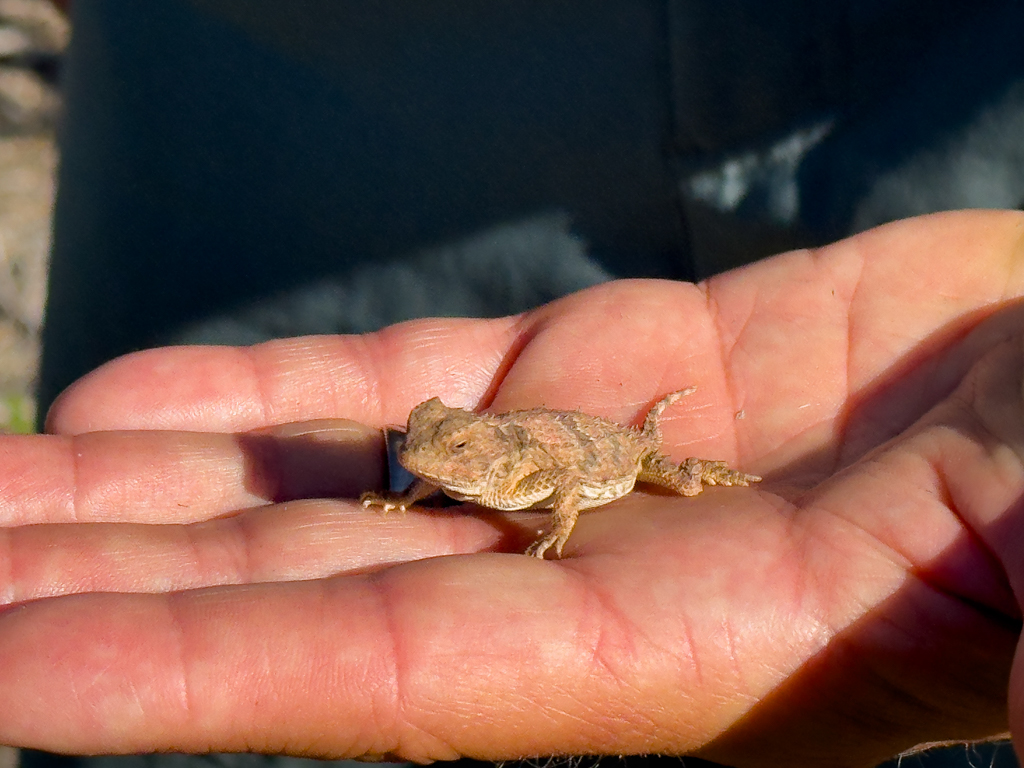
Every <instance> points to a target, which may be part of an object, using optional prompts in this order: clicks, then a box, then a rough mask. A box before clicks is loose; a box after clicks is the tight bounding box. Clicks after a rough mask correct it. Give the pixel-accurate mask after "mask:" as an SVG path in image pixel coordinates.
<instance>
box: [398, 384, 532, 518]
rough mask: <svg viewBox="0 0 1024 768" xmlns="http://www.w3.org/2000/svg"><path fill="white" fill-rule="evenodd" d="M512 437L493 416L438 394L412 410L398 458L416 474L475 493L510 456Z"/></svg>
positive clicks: (464, 493)
mask: <svg viewBox="0 0 1024 768" xmlns="http://www.w3.org/2000/svg"><path fill="white" fill-rule="evenodd" d="M513 442H514V438H513V437H512V436H511V435H510V434H508V432H507V431H506V430H504V429H502V427H501V425H500V424H498V423H497V422H496V421H495V420H494V419H493V418H492V417H488V416H486V415H480V414H476V413H472V412H470V411H465V410H463V409H461V408H449V407H448V406H446V405H445V404H444V403H442V402H441V401H440V399H438V398H436V397H435V398H433V399H431V400H427V401H426V402H425V403H420V404H419V405H417V406H416V407H415V408H413V410H412V412H411V413H410V414H409V425H408V430H407V432H406V436H405V443H404V444H403V445H402V447H401V448H400V449H399V452H398V460H399V461H400V462H401V464H402V466H403V467H405V468H406V469H407V470H409V471H410V472H412V473H413V474H414V475H418V476H419V477H422V478H424V479H425V480H428V481H430V482H432V483H435V484H436V485H439V486H440V487H441V488H443V489H444V490H446V491H453V492H454V493H455V494H458V495H461V496H465V497H470V498H472V497H475V496H479V495H480V494H481V493H482V492H483V490H484V489H485V488H486V486H487V482H488V477H489V476H490V474H491V470H492V469H493V467H494V466H495V464H496V463H498V462H499V461H501V460H503V459H505V458H507V457H508V455H509V452H510V450H511V449H513V448H514V446H513V445H511V443H513Z"/></svg>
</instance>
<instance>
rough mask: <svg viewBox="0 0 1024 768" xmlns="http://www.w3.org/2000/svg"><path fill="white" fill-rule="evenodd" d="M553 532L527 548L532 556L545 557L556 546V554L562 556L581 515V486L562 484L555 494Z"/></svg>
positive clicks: (552, 514) (552, 509)
mask: <svg viewBox="0 0 1024 768" xmlns="http://www.w3.org/2000/svg"><path fill="white" fill-rule="evenodd" d="M551 516H552V520H551V532H550V533H548V535H547V536H545V537H543V538H542V539H539V540H538V541H535V542H534V543H533V544H531V545H530V546H529V548H528V549H527V550H526V554H527V555H530V556H531V557H536V558H539V559H541V560H543V559H544V553H545V552H547V551H548V550H549V549H551V548H552V547H554V549H555V556H556V557H561V556H562V547H564V546H565V542H566V541H567V540H568V539H569V534H571V533H572V529H573V528H575V527H576V520H577V519H578V518H579V516H580V493H579V486H578V485H572V486H568V487H566V486H562V487H561V488H559V489H557V490H556V491H555V494H554V504H553V505H552V507H551Z"/></svg>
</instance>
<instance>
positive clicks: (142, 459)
mask: <svg viewBox="0 0 1024 768" xmlns="http://www.w3.org/2000/svg"><path fill="white" fill-rule="evenodd" d="M1022 296H1024V217H1022V216H1021V215H1019V214H1013V213H969V214H966V213H965V214H948V215H944V216H938V217H928V218H922V219H916V220H911V221H907V222H902V223H900V224H897V225H893V226H889V227H886V228H882V229H879V230H875V231H872V232H869V233H866V234H864V235H861V236H859V237H857V238H854V239H851V240H848V241H844V242H842V243H839V244H837V245H834V246H832V247H830V248H828V249H824V250H822V251H819V252H814V253H811V252H800V253H792V254H787V255H783V256H780V257H777V258H775V259H771V260H767V261H765V262H761V263H759V264H756V265H753V266H751V267H749V268H746V269H743V270H738V271H735V272H731V273H727V274H725V275H721V276H719V277H717V278H715V279H713V280H711V281H709V282H708V283H706V284H702V285H699V286H694V285H690V284H681V283H669V282H656V281H623V282H616V283H611V284H607V285H604V286H600V287H597V288H594V289H591V290H588V291H585V292H583V293H580V294H576V295H574V296H570V297H568V298H566V299H563V300H561V301H558V302H555V303H553V304H551V305H548V306H546V307H544V308H542V309H539V310H537V311H536V312H532V313H529V314H527V315H524V316H520V317H514V318H504V319H500V320H486V321H484V320H431V321H418V322H414V323H408V324H405V325H402V326H396V327H394V328H391V329H387V330H385V331H383V332H381V333H379V334H374V335H370V336H365V337H319V338H307V339H297V340H289V341H283V342H273V343H270V344H265V345H261V346H259V347H253V348H249V349H228V348H178V349H165V350H156V351H150V352H144V353H140V354H137V355H134V356H129V357H126V358H122V359H120V360H118V361H115V362H113V363H111V364H109V365H107V366H105V367H104V368H102V369H100V370H99V371H97V372H95V373H93V374H91V375H90V376H88V377H86V378H85V379H83V380H82V381H80V382H79V383H78V384H76V385H75V386H74V387H72V388H71V389H70V390H69V391H68V392H67V393H65V395H64V396H63V397H62V398H61V400H60V401H59V402H58V403H57V404H56V405H55V407H54V409H53V410H52V411H51V414H50V421H49V428H50V431H51V432H52V433H54V434H52V435H46V436H33V437H5V438H2V441H0V525H2V526H4V527H3V528H2V529H0V533H2V538H0V596H2V600H3V603H4V605H6V606H8V607H7V608H6V609H4V610H3V612H2V613H0V659H2V663H0V743H10V744H15V745H24V746H32V747H39V748H45V749H50V750H57V751H70V752H138V751H148V750H178V751H207V750H219V751H234V750H257V751H267V752H289V753H292V754H310V755H318V756H359V755H390V756H393V757H398V758H407V759H413V760H431V759H445V758H453V757H457V756H461V755H467V756H472V757H479V758H488V759H504V758H512V757H519V756H531V755H546V754H573V753H609V754H623V753H640V752H643V753H651V752H662V753H674V754H683V753H698V754H702V755H704V756H707V757H709V758H711V759H716V760H720V761H723V762H728V763H732V764H741V765H775V764H785V765H790V764H794V761H795V760H799V761H800V764H802V765H870V764H872V763H873V762H877V761H878V760H880V759H883V758H884V757H886V756H888V755H890V754H893V753H895V752H897V751H899V750H901V749H904V748H907V747H910V746H912V745H913V744H916V743H918V742H922V741H929V740H938V739H953V738H979V737H984V736H987V735H992V734H996V733H999V732H1001V731H1005V730H1007V729H1008V728H1009V727H1010V726H1011V725H1012V724H1016V723H1020V725H1021V726H1024V722H1021V721H1022V720H1024V677H1022V675H1024V672H1022V671H1021V670H1020V669H1017V670H1016V672H1015V675H1016V677H1014V678H1013V680H1012V683H1013V684H1012V685H1011V666H1012V664H1013V658H1014V653H1015V648H1016V646H1017V642H1018V639H1019V635H1020V629H1021V608H1020V597H1019V596H1020V595H1021V590H1022V588H1024V582H1022V579H1024V556H1022V555H1021V554H1019V553H1022V552H1024V506H1022V505H1021V498H1022V497H1024V399H1022V386H1024V307H1021V305H1020V297H1022ZM689 385H696V386H697V387H698V390H697V392H696V394H694V395H691V396H690V397H688V398H685V399H683V400H681V401H679V402H678V403H677V404H676V405H674V406H673V407H672V408H671V409H670V410H669V411H667V412H666V414H665V417H664V420H663V427H664V433H665V448H666V451H668V452H670V453H671V455H672V456H673V457H674V458H676V459H681V458H684V457H686V456H691V455H696V456H706V457H708V458H715V459H724V460H727V461H728V462H729V463H730V464H731V465H732V466H736V467H739V468H740V469H742V470H744V471H748V472H756V473H758V474H761V475H763V476H764V477H765V482H764V483H763V484H761V486H759V487H755V488H713V489H710V490H709V491H707V492H705V493H704V494H703V495H701V496H699V497H696V498H692V499H683V498H678V497H675V496H672V495H669V494H666V493H661V492H658V491H655V490H652V491H650V492H640V493H634V494H632V495H631V496H629V497H627V498H626V499H623V500H621V501H619V502H616V503H614V504H611V505H609V506H606V507H602V508H600V509H598V510H595V511H592V512H588V513H586V514H584V515H583V517H582V518H581V520H580V523H579V524H578V526H577V528H576V531H575V532H574V533H573V535H572V537H571V538H570V539H569V542H568V544H567V546H566V549H565V553H564V557H563V559H562V560H561V561H546V562H543V561H537V560H535V559H532V558H527V557H523V556H521V555H518V554H514V553H516V552H521V551H522V549H523V548H524V547H525V546H526V545H527V544H528V543H529V542H530V541H531V540H533V538H534V537H535V535H536V533H537V531H538V529H539V528H540V527H542V526H543V525H544V522H545V521H544V517H543V516H539V515H536V514H516V515H501V514H498V513H493V512H487V511H484V510H477V509H475V508H473V509H454V510H447V511H443V512H442V511H437V512H426V511H425V512H410V513H409V514H407V515H405V516H397V515H390V516H382V515H380V514H376V513H373V512H367V511H365V510H363V509H361V508H360V507H359V506H358V505H357V503H356V502H355V498H356V497H357V496H358V494H359V492H360V491H362V490H366V489H367V488H370V487H373V486H376V485H379V483H380V477H381V474H382V468H381V464H382V457H381V447H380V439H379V433H378V432H377V431H376V430H377V428H379V427H380V426H381V425H383V424H400V423H403V422H404V420H405V416H406V415H407V414H408V412H409V409H410V408H411V407H412V406H413V405H415V404H417V403H419V402H421V401H423V400H426V399H428V398H430V397H433V396H440V397H441V398H442V400H444V402H445V403H446V404H448V405H452V406H462V407H487V408H489V409H491V410H495V411H504V410H510V409H513V408H522V407H532V406H539V405H543V406H546V407H548V408H557V409H579V410H582V411H585V412H588V413H593V414H598V415H602V416H606V417H609V418H612V419H614V420H616V421H619V422H622V423H630V422H632V423H636V420H637V419H638V418H639V417H640V416H641V415H642V414H643V413H645V412H646V411H647V409H648V408H649V407H650V405H651V404H652V403H654V402H655V401H656V400H658V399H659V398H660V397H661V396H662V395H664V394H665V393H667V392H670V391H673V390H677V389H681V388H683V387H686V386H689ZM349 420H350V421H349ZM362 425H368V426H362ZM442 555H455V556H451V557H440V556H442ZM1008 686H1009V690H1010V696H1009V700H1008V698H1007V690H1008Z"/></svg>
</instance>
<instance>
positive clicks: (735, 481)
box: [688, 459, 761, 486]
mask: <svg viewBox="0 0 1024 768" xmlns="http://www.w3.org/2000/svg"><path fill="white" fill-rule="evenodd" d="M688 461H693V459H688ZM698 461H700V462H701V464H702V467H701V473H700V479H701V482H703V483H704V485H743V486H746V485H750V484H751V483H759V482H761V477H760V476H759V475H748V474H747V473H746V472H740V471H739V470H738V469H731V468H729V466H728V465H726V463H725V462H724V461H704V460H700V459H698Z"/></svg>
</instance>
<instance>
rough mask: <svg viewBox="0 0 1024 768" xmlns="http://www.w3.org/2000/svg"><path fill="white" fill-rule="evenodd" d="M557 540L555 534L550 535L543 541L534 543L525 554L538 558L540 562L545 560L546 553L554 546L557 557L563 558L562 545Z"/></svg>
mask: <svg viewBox="0 0 1024 768" xmlns="http://www.w3.org/2000/svg"><path fill="white" fill-rule="evenodd" d="M557 539H558V537H557V536H555V535H554V534H548V535H547V536H545V537H544V538H543V539H540V540H538V541H535V542H533V544H531V545H530V546H529V547H527V548H526V552H525V553H524V554H526V555H527V556H528V557H536V558H537V559H538V560H543V559H544V553H545V552H547V551H548V550H549V549H551V547H552V546H553V547H554V548H555V555H557V556H558V557H561V556H562V545H561V544H559V543H558V541H557Z"/></svg>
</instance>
